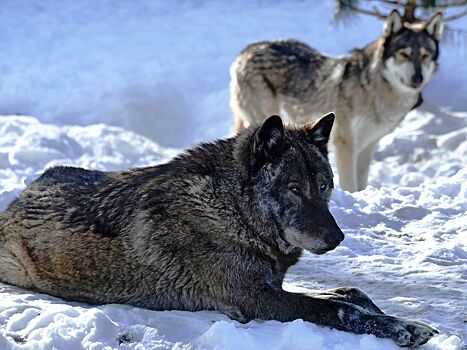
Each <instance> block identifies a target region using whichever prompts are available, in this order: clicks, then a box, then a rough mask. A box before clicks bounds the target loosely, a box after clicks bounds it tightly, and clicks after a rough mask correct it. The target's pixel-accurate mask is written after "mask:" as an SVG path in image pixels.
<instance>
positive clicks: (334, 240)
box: [325, 230, 344, 246]
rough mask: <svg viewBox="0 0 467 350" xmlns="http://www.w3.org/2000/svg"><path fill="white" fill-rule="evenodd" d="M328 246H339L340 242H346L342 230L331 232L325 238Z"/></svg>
mask: <svg viewBox="0 0 467 350" xmlns="http://www.w3.org/2000/svg"><path fill="white" fill-rule="evenodd" d="M325 240H326V242H327V243H328V244H332V245H335V246H337V245H339V243H340V242H342V241H343V240H344V234H343V233H342V231H341V230H335V231H330V232H328V234H327V235H326V238H325Z"/></svg>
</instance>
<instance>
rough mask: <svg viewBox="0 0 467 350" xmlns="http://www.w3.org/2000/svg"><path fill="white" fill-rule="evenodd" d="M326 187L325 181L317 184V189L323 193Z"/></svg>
mask: <svg viewBox="0 0 467 350" xmlns="http://www.w3.org/2000/svg"><path fill="white" fill-rule="evenodd" d="M327 189H328V184H327V183H326V182H322V183H320V184H319V191H320V192H321V193H323V192H324V191H326V190H327Z"/></svg>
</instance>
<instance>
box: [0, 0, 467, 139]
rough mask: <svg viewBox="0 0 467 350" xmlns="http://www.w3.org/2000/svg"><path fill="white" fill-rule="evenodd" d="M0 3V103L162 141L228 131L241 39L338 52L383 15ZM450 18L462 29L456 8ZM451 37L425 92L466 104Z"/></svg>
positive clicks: (369, 36) (278, 5) (460, 53)
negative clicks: (296, 42)
mask: <svg viewBox="0 0 467 350" xmlns="http://www.w3.org/2000/svg"><path fill="white" fill-rule="evenodd" d="M0 11H1V21H0V42H1V43H2V52H3V53H4V55H5V56H4V57H8V60H6V59H2V61H1V64H0V76H1V77H2V79H1V81H0V96H1V98H0V114H3V115H7V114H23V115H33V116H36V117H38V118H39V119H40V120H43V121H48V122H54V123H59V124H79V125H88V124H93V123H101V122H105V123H106V124H111V125H117V126H122V127H125V128H126V129H130V130H133V131H137V132H138V133H140V134H142V135H145V136H147V137H149V138H151V139H153V140H155V141H157V142H158V143H159V144H161V145H164V146H173V147H186V146H188V145H191V144H192V143H193V142H198V141H201V140H206V139H212V138H217V137H219V136H223V135H226V134H227V133H228V131H229V129H230V126H231V114H230V109H229V92H228V81H229V66H230V64H231V63H232V62H233V60H234V58H235V56H236V55H238V53H239V52H240V51H241V50H242V49H243V48H244V47H245V46H246V45H247V44H249V43H251V42H254V41H259V40H273V39H277V38H299V39H301V40H303V41H305V42H307V43H309V44H310V45H311V46H313V47H315V48H317V49H319V50H321V51H323V52H325V53H328V54H331V55H343V54H346V53H347V52H348V51H350V50H351V49H353V48H355V47H363V46H365V45H366V44H368V43H369V42H371V41H373V40H374V39H375V38H376V37H377V36H379V35H380V34H381V33H382V27H383V25H382V23H381V22H380V21H378V20H376V19H374V18H370V17H359V18H356V19H355V20H353V21H352V23H350V24H347V23H342V24H339V25H337V26H336V25H333V24H332V23H331V17H332V12H333V5H332V2H331V0H327V1H316V0H314V1H274V2H270V1H247V0H243V1H242V0H235V1H218V2H215V1H212V2H207V1H199V0H193V1H188V0H183V1H177V2H176V4H172V3H168V2H165V1H155V0H140V1H113V0H100V1H92V0H86V1H84V0H82V1H58V0H56V1H44V0H41V1H39V0H28V1H24V0H19V1H18V0H4V1H2V2H1V4H0ZM452 26H453V27H457V28H464V29H465V28H466V27H467V18H463V19H460V20H458V21H455V22H452ZM459 41H460V44H459V45H443V46H442V47H441V56H440V57H441V58H440V69H439V72H438V73H437V74H436V75H435V77H434V78H433V80H432V81H431V82H430V84H429V86H428V88H427V89H426V93H425V99H426V100H427V101H432V102H435V103H437V104H442V105H444V106H446V105H447V106H452V107H454V108H455V109H457V110H466V109H467V100H466V99H465V96H467V85H466V84H465V77H466V76H467V66H466V65H465V64H464V63H465V60H466V47H465V42H463V41H462V40H459ZM446 86H449V88H448V89H447V88H445V87H446ZM213 107H214V108H213ZM168 120H170V123H169V122H167V121H168Z"/></svg>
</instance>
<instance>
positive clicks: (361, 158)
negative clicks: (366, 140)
mask: <svg viewBox="0 0 467 350" xmlns="http://www.w3.org/2000/svg"><path fill="white" fill-rule="evenodd" d="M377 143H378V142H372V143H370V144H369V145H367V146H366V147H365V148H364V149H362V150H361V151H360V153H359V154H358V157H357V183H358V190H359V191H362V190H364V189H365V188H366V186H367V185H368V173H369V172H370V163H371V159H372V158H373V151H374V149H375V146H376V145H377Z"/></svg>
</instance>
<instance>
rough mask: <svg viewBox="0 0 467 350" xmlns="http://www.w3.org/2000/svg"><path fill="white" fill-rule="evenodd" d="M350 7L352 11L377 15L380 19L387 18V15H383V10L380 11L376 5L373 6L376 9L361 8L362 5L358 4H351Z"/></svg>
mask: <svg viewBox="0 0 467 350" xmlns="http://www.w3.org/2000/svg"><path fill="white" fill-rule="evenodd" d="M349 8H350V9H351V10H352V11H355V12H358V13H362V14H364V15H370V16H373V17H376V18H379V19H386V17H387V16H385V15H383V14H382V13H381V12H379V11H378V9H377V8H376V7H373V10H374V11H370V10H367V9H364V8H361V7H358V6H354V5H349Z"/></svg>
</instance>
